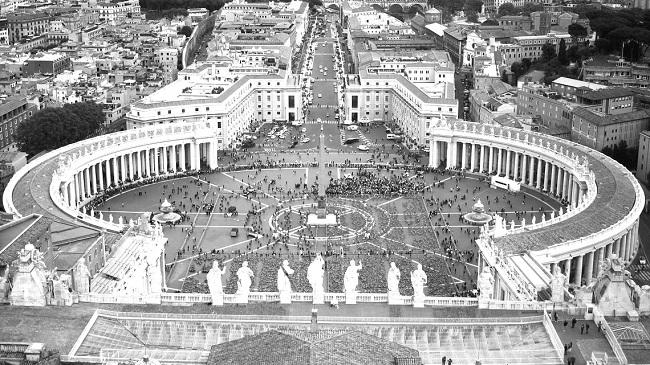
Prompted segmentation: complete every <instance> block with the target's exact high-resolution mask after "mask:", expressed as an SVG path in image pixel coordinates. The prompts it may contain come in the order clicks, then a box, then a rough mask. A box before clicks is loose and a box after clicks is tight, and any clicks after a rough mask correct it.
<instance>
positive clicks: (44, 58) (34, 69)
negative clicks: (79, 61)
mask: <svg viewBox="0 0 650 365" xmlns="http://www.w3.org/2000/svg"><path fill="white" fill-rule="evenodd" d="M70 64H71V63H70V56H68V55H66V54H63V53H38V54H36V55H34V56H33V57H31V58H29V59H28V60H27V62H26V63H25V69H24V71H23V74H24V75H26V76H30V75H34V74H44V75H57V74H59V73H61V72H63V71H64V70H68V69H70Z"/></svg>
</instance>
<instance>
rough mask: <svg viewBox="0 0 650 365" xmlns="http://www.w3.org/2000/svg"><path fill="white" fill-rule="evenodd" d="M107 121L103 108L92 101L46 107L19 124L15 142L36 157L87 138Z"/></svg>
mask: <svg viewBox="0 0 650 365" xmlns="http://www.w3.org/2000/svg"><path fill="white" fill-rule="evenodd" d="M105 118H106V117H105V115H104V112H103V111H102V106H101V105H99V104H95V103H91V102H87V103H77V104H66V105H64V106H63V107H62V108H45V109H43V110H39V111H38V112H36V113H35V114H34V115H32V116H31V117H30V118H29V119H27V120H26V121H24V122H23V123H21V124H19V125H18V128H16V132H15V133H14V139H15V140H16V143H17V144H18V149H19V150H21V151H23V152H25V153H27V154H28V155H30V156H33V155H35V154H38V153H40V152H42V151H47V150H53V149H56V148H59V147H63V146H65V145H68V144H70V143H74V142H77V141H80V140H82V139H85V138H87V137H88V136H90V135H91V134H93V133H94V132H95V131H96V130H97V128H99V127H100V126H101V125H103V124H104V120H105Z"/></svg>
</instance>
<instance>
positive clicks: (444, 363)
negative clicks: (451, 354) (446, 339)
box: [442, 356, 447, 365]
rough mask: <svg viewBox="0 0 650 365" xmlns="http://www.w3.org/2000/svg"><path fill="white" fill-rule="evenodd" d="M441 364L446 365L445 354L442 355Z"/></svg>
mask: <svg viewBox="0 0 650 365" xmlns="http://www.w3.org/2000/svg"><path fill="white" fill-rule="evenodd" d="M442 365H447V356H443V357H442Z"/></svg>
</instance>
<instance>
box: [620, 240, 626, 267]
mask: <svg viewBox="0 0 650 365" xmlns="http://www.w3.org/2000/svg"><path fill="white" fill-rule="evenodd" d="M620 240H621V258H622V259H623V260H625V261H627V233H626V234H624V235H623V236H621V238H620Z"/></svg>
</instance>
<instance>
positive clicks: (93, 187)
mask: <svg viewBox="0 0 650 365" xmlns="http://www.w3.org/2000/svg"><path fill="white" fill-rule="evenodd" d="M88 175H90V179H89V186H90V193H91V195H95V194H97V180H96V179H95V165H90V166H88Z"/></svg>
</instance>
